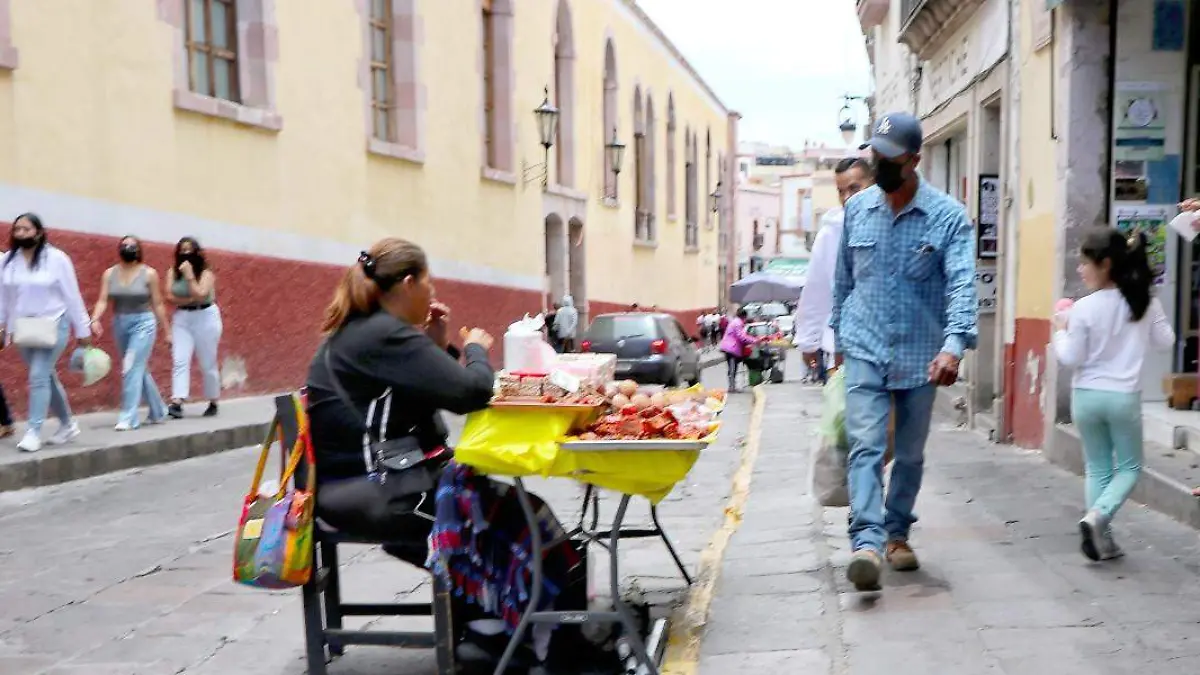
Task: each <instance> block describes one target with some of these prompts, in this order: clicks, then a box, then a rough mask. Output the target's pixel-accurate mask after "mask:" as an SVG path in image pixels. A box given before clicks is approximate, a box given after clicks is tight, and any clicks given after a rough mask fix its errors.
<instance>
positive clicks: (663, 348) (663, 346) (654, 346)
mask: <svg viewBox="0 0 1200 675" xmlns="http://www.w3.org/2000/svg"><path fill="white" fill-rule="evenodd" d="M650 353H651V354H666V353H667V341H666V340H655V341H654V342H651V343H650Z"/></svg>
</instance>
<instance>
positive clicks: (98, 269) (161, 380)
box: [0, 224, 696, 415]
mask: <svg viewBox="0 0 1200 675" xmlns="http://www.w3.org/2000/svg"><path fill="white" fill-rule="evenodd" d="M47 232H48V233H49V238H50V241H51V243H53V244H54V245H55V246H58V247H59V248H61V249H63V250H64V251H66V252H67V254H68V255H70V256H71V258H72V260H73V261H74V263H75V269H76V272H77V274H78V276H79V282H80V287H81V289H82V292H83V298H84V301H85V302H86V303H87V305H88V308H89V310H90V309H91V307H92V305H93V304H94V303H95V301H96V298H97V296H98V293H99V285H100V276H101V274H103V272H104V270H105V269H107V268H108V267H109V266H111V265H113V264H115V263H116V261H117V254H116V251H117V242H118V240H117V239H115V238H112V237H105V236H98V235H89V234H79V233H75V232H67V231H57V230H53V229H50V230H47ZM197 237H198V238H199V239H200V242H201V244H203V243H204V237H203V236H202V233H197ZM0 241H3V242H7V241H8V226H7V224H3V225H0ZM173 250H174V247H173V246H171V245H165V244H156V243H150V242H147V243H146V244H145V254H146V262H147V264H149V265H151V266H153V267H155V268H156V269H158V270H159V272H160V274H162V275H163V276H164V277H165V274H166V269H167V267H168V266H169V264H170V261H171V258H172V255H173ZM206 252H207V254H208V258H209V262H210V265H211V266H212V267H213V270H214V271H215V273H216V275H217V303H218V305H219V306H220V307H221V314H222V318H223V320H224V325H225V332H224V335H223V337H222V339H221V360H222V362H224V360H225V359H226V358H230V357H236V358H241V359H243V360H244V361H245V365H246V373H247V383H246V386H245V388H244V389H240V390H236V391H228V390H227V391H226V392H225V395H226V396H238V395H251V394H264V393H271V392H276V391H282V390H286V389H290V388H294V387H296V386H298V385H300V384H301V383H302V382H303V381H304V377H305V375H306V374H307V371H308V362H309V359H310V358H311V357H312V354H313V352H314V351H315V350H316V347H317V344H318V342H319V340H320V337H319V335H318V326H319V324H320V321H321V317H322V315H323V313H324V309H325V306H326V305H327V304H328V302H329V300H330V298H331V297H332V295H333V289H334V287H335V286H336V285H337V281H338V279H339V278H340V277H341V275H342V272H343V271H344V269H345V268H344V267H340V266H334V265H322V264H316V263H306V262H295V261H289V260H281V259H275V258H267V257H264V256H253V255H245V254H241V253H233V252H230V251H221V250H215V249H206ZM350 262H352V261H347V264H349V263H350ZM435 283H436V285H437V293H438V299H439V300H441V301H442V302H445V303H446V304H448V305H449V306H450V308H451V310H452V321H453V322H454V325H455V326H464V325H465V326H479V327H481V328H484V329H485V330H487V331H489V332H491V333H492V335H493V336H495V337H496V350H495V352H494V353H495V358H494V359H493V361H494V362H496V363H499V362H500V359H501V358H502V354H501V351H500V350H501V345H502V340H501V339H500V338H501V336H503V334H504V331H505V330H506V329H507V328H508V325H509V324H511V323H512V322H513V321H515V320H516V319H517V318H520V317H521V316H522V315H524V314H525V313H526V312H528V313H530V314H536V313H538V312H540V311H541V307H542V294H541V293H539V292H536V291H523V290H517V289H511V288H502V287H496V286H486V285H483V284H475V283H468V282H462V281H454V280H448V279H437V280H435ZM591 307H592V310H591V311H592V312H593V314H596V313H600V312H602V311H616V309H623V308H624V307H625V305H619V304H615V303H603V302H592V303H591ZM613 308H616V309H613ZM675 314H676V315H677V316H678V317H679V319H680V321H681V322H683V324H684V327H685V328H689V329H691V327H693V326H695V322H696V312H675ZM110 318H111V317H110ZM105 328H108V321H107V320H106V326H105ZM97 344H98V346H100V347H104V348H105V349H108V350H110V354H111V353H112V352H111V350H112V348H113V342H112V339H111V337H110V336H109V335H108V334H107V333H106V334H105V336H104V337H103V338H101V339H100V341H99V342H98V343H97ZM114 361H117V359H114ZM151 368H152V370H153V372H154V377H155V381H156V382H157V383H158V386H159V389H160V390H161V391H162V392H163V396H164V397H165V396H168V395H169V394H170V388H171V350H170V347H169V346H168V345H167V343H166V342H165V341H164V340H163V339H162V336H160V338H159V343H158V345H157V346H156V348H155V350H154V354H153V357H152V361H151ZM59 376H60V377H61V378H62V379H63V383H64V384H65V385H66V386H67V388H68V390H69V398H70V400H71V405H72V407H73V408H74V409H75V410H76V411H78V412H84V411H88V410H97V409H112V408H115V407H116V406H117V405H118V404H119V402H120V378H119V377H115V376H110V377H108V378H105V380H104V381H102V382H100V383H99V384H97V385H95V386H93V387H90V388H83V387H81V386H80V384H79V382H80V380H79V378H78V377H77V376H76V375H74V374H72V373H68V372H67V370H66V357H65V356H64V358H63V360H62V361H60V362H59ZM26 378H27V374H26V370H25V368H24V364H22V363H21V359H20V356H19V355H18V354H17V352H16V350H6V351H4V352H0V384H2V385H3V387H4V391H5V394H6V395H7V398H8V401H9V404H10V405H11V406H12V407H13V409H14V411H15V414H17V415H21V414H23V412H24V410H25V407H26ZM192 378H193V379H192V391H193V393H194V394H195V393H199V391H200V380H199V377H198V374H197V373H196V371H195V369H194V368H193V373H192Z"/></svg>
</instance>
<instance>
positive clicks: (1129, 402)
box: [1071, 389, 1142, 519]
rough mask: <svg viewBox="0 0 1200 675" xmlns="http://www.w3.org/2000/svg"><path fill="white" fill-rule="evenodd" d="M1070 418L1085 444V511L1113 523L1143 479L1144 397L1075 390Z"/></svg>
mask: <svg viewBox="0 0 1200 675" xmlns="http://www.w3.org/2000/svg"><path fill="white" fill-rule="evenodd" d="M1071 420H1072V421H1073V422H1074V423H1075V428H1076V429H1078V430H1079V436H1080V438H1081V439H1082V440H1083V458H1084V464H1085V465H1086V466H1085V470H1084V473H1085V474H1086V476H1087V482H1086V484H1085V492H1084V499H1085V500H1087V508H1088V510H1094V511H1098V512H1100V514H1101V515H1103V516H1104V517H1105V518H1110V519H1111V518H1112V517H1113V516H1114V515H1115V514H1116V513H1117V511H1118V510H1119V509H1120V508H1121V505H1122V504H1124V503H1125V500H1126V499H1128V498H1129V493H1131V492H1133V487H1134V486H1135V485H1137V482H1138V478H1139V477H1140V476H1141V475H1142V396H1141V394H1140V393H1138V392H1119V391H1101V390H1098V389H1075V390H1074V391H1072V393H1071Z"/></svg>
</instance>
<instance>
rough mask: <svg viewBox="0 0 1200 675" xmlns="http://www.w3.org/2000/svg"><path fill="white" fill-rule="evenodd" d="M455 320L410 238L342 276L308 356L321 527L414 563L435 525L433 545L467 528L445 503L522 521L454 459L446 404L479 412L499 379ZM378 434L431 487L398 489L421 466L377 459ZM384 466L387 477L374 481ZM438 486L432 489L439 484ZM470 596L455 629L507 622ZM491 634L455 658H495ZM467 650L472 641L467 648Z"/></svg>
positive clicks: (482, 341) (485, 573)
mask: <svg viewBox="0 0 1200 675" xmlns="http://www.w3.org/2000/svg"><path fill="white" fill-rule="evenodd" d="M449 319H450V310H449V308H447V307H446V306H444V305H442V304H440V303H438V302H436V301H434V286H433V280H432V278H431V277H430V273H429V264H428V261H427V259H426V257H425V253H424V251H422V250H421V248H420V247H419V246H417V245H415V244H413V243H410V242H408V241H405V240H403V239H397V238H388V239H382V240H380V241H379V242H377V243H376V244H375V245H374V246H372V247H371V248H370V250H368V251H364V252H363V253H362V255H361V256H360V257H359V259H358V261H357V262H356V263H355V264H354V265H352V266H350V268H349V269H347V270H346V273H345V274H344V275H343V277H342V280H341V282H340V283H339V284H338V287H337V290H336V291H335V292H334V297H333V301H332V302H331V303H330V305H329V308H328V309H327V310H326V314H325V320H324V323H323V325H322V329H323V332H324V334H325V336H326V340H325V341H324V342H323V343H322V346H321V347H320V348H319V349H318V350H317V353H316V355H315V356H314V357H313V360H312V364H311V365H310V367H309V372H308V380H307V384H306V392H307V403H308V415H309V421H310V432H311V436H312V442H313V449H314V451H315V454H316V469H317V486H318V489H317V504H316V513H317V517H318V519H319V523H320V524H321V525H323V526H328V527H332V528H335V529H337V530H338V531H340V532H343V533H346V534H350V535H355V536H362V537H367V538H370V539H372V540H375V541H386V542H390V544H388V545H385V546H384V550H385V551H386V552H387V553H389V554H390V555H392V556H395V557H397V558H400V559H402V560H404V561H406V562H409V563H412V564H414V565H418V566H423V565H425V564H426V562H427V559H428V558H429V557H430V556H429V543H428V541H429V538H430V533H431V532H434V533H435V540H436V543H437V544H438V546H436V547H435V549H439V548H442V549H444V548H445V544H444V542H445V541H447V540H448V539H452V540H456V539H455V535H456V534H457V533H458V532H459V531H461V528H462V527H463V523H462V522H461V519H460V518H457V516H458V514H455V513H454V509H453V508H447V505H449V506H451V507H452V506H453V505H455V504H458V503H460V502H462V503H470V504H473V505H476V506H479V507H480V511H479V512H480V513H485V514H487V515H488V517H489V523H481V524H480V525H481V526H482V527H490V530H493V531H497V532H501V533H504V532H510V531H514V530H515V531H521V530H523V529H525V528H526V527H527V525H526V523H525V520H524V517H523V515H522V513H521V510H520V507H519V506H518V505H516V502H515V500H512V501H511V503H509V502H510V497H509V496H508V494H507V492H506V490H505V489H504V486H503V485H501V484H497V483H495V482H493V481H490V480H489V479H488V478H487V477H486V476H478V475H475V474H474V473H473V472H470V470H469V469H467V468H466V467H460V466H458V465H456V464H455V463H453V462H452V461H451V457H452V453H451V452H450V451H449V450H448V449H447V448H446V446H447V443H448V440H447V430H446V426H445V423H444V422H443V420H442V418H441V415H440V412H439V411H442V410H446V411H449V412H452V413H456V414H459V415H464V414H467V413H471V412H476V411H479V410H483V409H484V408H486V407H487V406H488V404H489V402H490V401H491V398H492V393H493V387H494V380H495V375H494V373H493V370H492V367H491V365H490V364H489V363H488V351H489V350H490V349H491V347H492V338H491V336H490V335H488V334H487V333H486V332H484V331H483V330H480V329H478V328H476V329H472V330H469V331H463V332H462V337H463V348H462V351H461V353H460V352H459V351H458V350H457V349H456V348H454V347H452V346H451V345H450V328H449ZM379 441H386V442H387V443H390V444H392V447H396V446H397V445H399V446H400V447H403V448H405V455H406V456H407V455H409V454H410V453H411V452H412V450H409V448H410V447H411V448H419V450H420V451H421V452H420V453H418V454H422V455H423V456H424V457H425V460H424V461H423V462H421V464H420V467H421V468H422V470H427V471H428V472H429V474H427V475H424V476H421V478H426V479H427V481H426V483H428V480H431V481H432V485H429V487H428V489H427V491H424V492H421V491H418V492H417V494H415V495H410V494H408V493H406V492H404V491H402V490H398V489H397V487H396V486H397V484H403V483H404V481H407V480H410V479H412V473H411V472H413V471H416V469H415V468H409V469H399V470H397V469H394V468H390V467H386V466H385V467H381V466H380V462H379V459H380V457H381V456H382V453H381V452H378V451H374V450H375V449H376V448H377V447H378V446H377V445H373V444H376V443H378V442H379ZM379 445H382V444H379ZM380 474H382V475H383V477H384V478H385V479H386V480H383V481H381V480H379V479H378V478H379V476H380ZM393 476H394V477H393ZM439 483H440V487H439V488H438V489H437V495H436V496H435V494H434V488H433V485H438V484H439ZM418 484H420V481H419V480H418ZM443 495H444V496H445V499H443ZM535 499H536V498H535ZM536 502H537V504H538V505H539V507H541V506H543V504H544V503H543V502H542V501H541V500H536ZM546 511H547V513H548V509H547V510H546ZM547 518H550V519H552V518H553V516H552V515H548V516H547ZM474 540H475V539H472V541H474ZM447 555H448V554H447ZM498 558H500V556H497V559H498ZM520 564H521V563H520V561H517V565H520ZM477 571H478V574H479V576H480V578H488V579H495V578H503V577H502V574H503V573H504V572H505V570H496V569H491V568H484V569H479V570H477ZM508 590H509V589H507V588H500V589H498V590H496V593H495V595H496V596H497V597H503V596H504V595H505V594H506V592H507V591H508ZM517 590H519V589H513V592H514V593H515V592H516V591H517ZM465 597H466V596H465V595H464V593H463V592H462V589H461V588H456V600H457V601H458V602H457V604H456V606H455V608H454V617H453V618H454V623H455V626H456V637H459V638H464V639H466V640H468V642H470V639H471V636H472V635H475V633H474V632H473V630H468V629H474V628H475V624H478V623H480V622H500V619H499V618H498V616H499V608H490V607H484V606H482V605H483V603H478V602H475V603H470V601H469V600H466V599H464V598H465ZM468 603H470V604H471V606H468ZM500 623H502V622H500ZM486 632H488V633H490V631H486ZM476 637H480V638H481V639H482V638H484V637H486V636H481V635H476ZM501 637H502V638H503V628H501ZM484 642H485V644H483V645H479V644H478V643H475V644H467V643H464V644H459V646H458V647H459V648H458V649H457V651H458V654H459V659H460V660H461V661H471V660H476V659H478V660H487V661H491V660H494V659H495V658H496V656H497V655H498V654H496V652H497V649H496V647H495V646H494V645H493V644H491V643H490V642H488V641H486V640H484ZM503 645H504V642H503V640H501V641H500V648H502V647H503ZM464 647H474V648H475V649H474V651H473V653H470V654H465V653H464V652H463V648H464ZM472 656H475V657H476V658H472Z"/></svg>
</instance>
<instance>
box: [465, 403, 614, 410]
mask: <svg viewBox="0 0 1200 675" xmlns="http://www.w3.org/2000/svg"><path fill="white" fill-rule="evenodd" d="M488 405H490V406H491V407H493V408H535V409H536V408H550V409H554V410H580V411H582V410H589V411H590V410H595V409H597V408H600V407H602V406H599V405H593V404H591V403H541V402H539V401H492V402H491V403H490V404H488Z"/></svg>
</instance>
